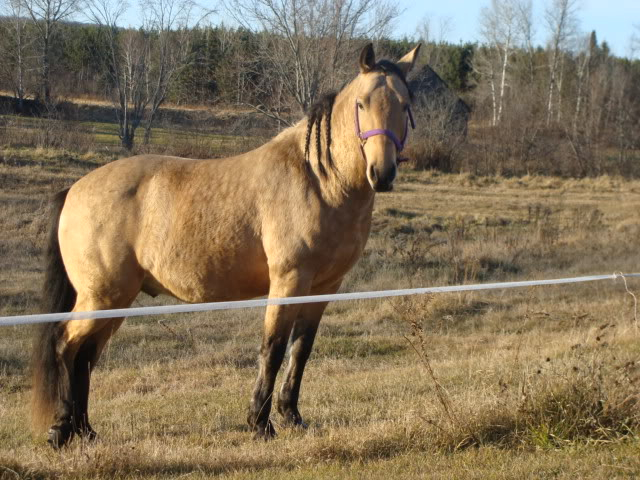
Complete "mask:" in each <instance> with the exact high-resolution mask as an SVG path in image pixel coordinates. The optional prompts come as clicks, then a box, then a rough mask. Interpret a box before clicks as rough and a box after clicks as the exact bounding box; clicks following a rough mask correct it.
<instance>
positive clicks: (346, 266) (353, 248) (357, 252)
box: [316, 219, 370, 283]
mask: <svg viewBox="0 0 640 480" xmlns="http://www.w3.org/2000/svg"><path fill="white" fill-rule="evenodd" d="M369 228H370V221H366V219H365V221H362V222H358V223H351V224H349V225H348V226H346V228H344V229H342V230H341V231H340V232H334V234H333V235H332V237H331V240H328V241H327V242H326V244H327V245H326V248H325V249H323V250H324V251H323V253H322V255H320V256H319V258H318V261H319V268H318V273H317V275H316V279H317V281H318V282H319V283H320V282H321V283H325V282H330V281H331V280H334V279H335V280H339V279H341V278H342V277H344V276H345V275H346V274H347V272H349V270H351V268H352V267H353V266H354V265H355V263H356V262H357V261H358V259H359V258H360V257H361V256H362V252H363V250H364V247H365V245H366V243H367V238H368V236H369Z"/></svg>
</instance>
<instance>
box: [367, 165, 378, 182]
mask: <svg viewBox="0 0 640 480" xmlns="http://www.w3.org/2000/svg"><path fill="white" fill-rule="evenodd" d="M369 179H370V180H371V181H372V182H373V183H374V184H375V183H376V182H377V181H378V173H377V172H376V169H375V167H374V166H373V165H369Z"/></svg>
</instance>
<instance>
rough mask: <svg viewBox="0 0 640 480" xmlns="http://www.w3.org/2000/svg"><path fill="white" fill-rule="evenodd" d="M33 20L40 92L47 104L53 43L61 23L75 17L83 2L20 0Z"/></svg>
mask: <svg viewBox="0 0 640 480" xmlns="http://www.w3.org/2000/svg"><path fill="white" fill-rule="evenodd" d="M20 2H21V5H22V6H23V7H24V9H25V11H26V12H27V14H28V15H29V17H31V19H32V20H33V22H34V24H35V27H36V31H37V33H38V40H39V42H40V65H41V82H40V91H41V94H42V95H43V97H44V100H45V102H46V103H49V100H50V99H51V81H50V78H49V77H50V70H51V65H50V62H51V58H50V55H51V41H52V38H53V36H54V35H55V33H56V30H57V28H58V26H59V24H60V22H62V21H64V20H68V19H69V18H70V17H71V16H72V15H74V14H75V13H76V12H77V11H78V9H79V7H80V3H81V0H20Z"/></svg>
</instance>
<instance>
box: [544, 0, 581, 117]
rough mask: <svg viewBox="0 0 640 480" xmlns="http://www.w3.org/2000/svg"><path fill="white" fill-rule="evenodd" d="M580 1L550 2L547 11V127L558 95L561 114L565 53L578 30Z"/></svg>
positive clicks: (545, 16) (562, 0) (557, 0)
mask: <svg viewBox="0 0 640 480" xmlns="http://www.w3.org/2000/svg"><path fill="white" fill-rule="evenodd" d="M579 2H580V0H550V1H549V4H548V5H547V8H546V10H545V15H544V18H545V23H546V28H547V32H548V36H549V37H548V45H549V87H548V90H547V92H548V93H547V125H549V124H550V123H551V119H552V116H553V113H554V100H555V97H554V95H556V96H557V97H558V99H557V100H556V103H557V105H558V107H557V114H558V115H559V114H560V113H561V110H560V104H561V101H562V97H561V95H562V80H563V75H564V52H565V50H566V49H567V48H568V44H569V42H570V40H571V39H572V38H573V37H574V36H575V35H576V33H577V30H578V8H579V6H580V3H579Z"/></svg>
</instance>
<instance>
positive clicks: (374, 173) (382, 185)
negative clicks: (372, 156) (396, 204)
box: [367, 165, 397, 192]
mask: <svg viewBox="0 0 640 480" xmlns="http://www.w3.org/2000/svg"><path fill="white" fill-rule="evenodd" d="M396 172H397V169H396V166H395V165H393V166H392V167H390V168H386V169H384V170H383V171H382V172H380V171H379V170H378V169H377V168H376V167H374V166H373V165H370V166H369V169H368V172H367V174H368V175H367V176H368V177H369V183H370V184H371V187H372V188H373V189H374V190H375V191H376V192H390V191H391V190H393V181H394V180H395V179H396Z"/></svg>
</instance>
